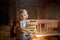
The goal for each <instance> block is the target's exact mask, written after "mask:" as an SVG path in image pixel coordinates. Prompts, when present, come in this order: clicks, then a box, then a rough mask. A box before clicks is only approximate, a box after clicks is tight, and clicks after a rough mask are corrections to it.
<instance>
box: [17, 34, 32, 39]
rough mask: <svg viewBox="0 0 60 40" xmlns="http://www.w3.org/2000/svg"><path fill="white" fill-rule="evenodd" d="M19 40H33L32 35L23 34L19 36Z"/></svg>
mask: <svg viewBox="0 0 60 40" xmlns="http://www.w3.org/2000/svg"><path fill="white" fill-rule="evenodd" d="M18 40H32V35H31V34H29V35H26V34H21V35H19V36H18Z"/></svg>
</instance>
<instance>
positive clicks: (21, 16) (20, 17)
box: [19, 12, 26, 20]
mask: <svg viewBox="0 0 60 40" xmlns="http://www.w3.org/2000/svg"><path fill="white" fill-rule="evenodd" d="M19 19H21V20H24V19H26V15H25V14H24V12H21V13H20V14H19Z"/></svg>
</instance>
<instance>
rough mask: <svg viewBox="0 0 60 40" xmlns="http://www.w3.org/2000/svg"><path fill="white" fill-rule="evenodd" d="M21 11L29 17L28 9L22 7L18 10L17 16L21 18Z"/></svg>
mask: <svg viewBox="0 0 60 40" xmlns="http://www.w3.org/2000/svg"><path fill="white" fill-rule="evenodd" d="M20 12H24V14H25V15H26V18H28V13H27V10H26V9H20V10H19V11H18V12H17V18H19V16H18V15H19V14H20Z"/></svg>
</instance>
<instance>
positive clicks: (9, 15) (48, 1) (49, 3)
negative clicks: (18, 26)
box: [0, 0, 60, 25]
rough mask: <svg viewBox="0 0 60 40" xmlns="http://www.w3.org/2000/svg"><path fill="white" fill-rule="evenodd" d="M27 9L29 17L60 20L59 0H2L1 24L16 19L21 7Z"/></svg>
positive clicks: (0, 1)
mask: <svg viewBox="0 0 60 40" xmlns="http://www.w3.org/2000/svg"><path fill="white" fill-rule="evenodd" d="M22 8H23V9H27V10H28V14H29V19H55V20H60V1H59V0H0V25H8V23H9V21H10V20H11V19H16V13H17V11H18V10H19V9H22Z"/></svg>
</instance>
